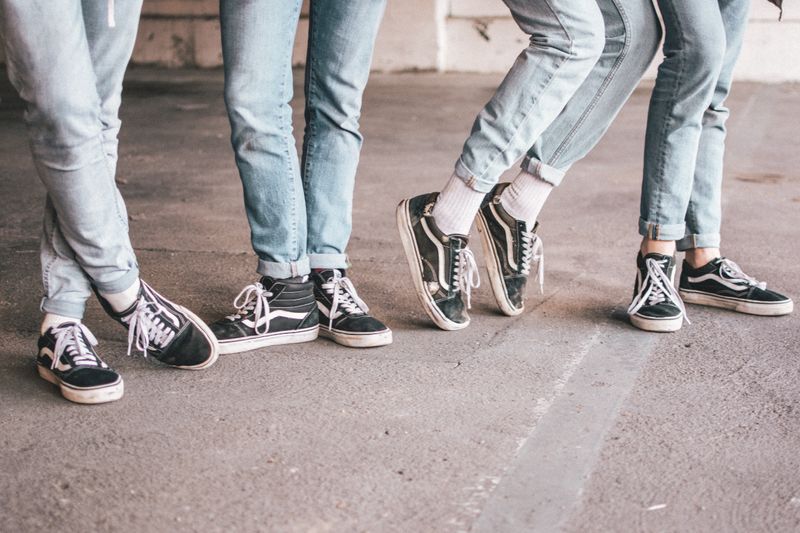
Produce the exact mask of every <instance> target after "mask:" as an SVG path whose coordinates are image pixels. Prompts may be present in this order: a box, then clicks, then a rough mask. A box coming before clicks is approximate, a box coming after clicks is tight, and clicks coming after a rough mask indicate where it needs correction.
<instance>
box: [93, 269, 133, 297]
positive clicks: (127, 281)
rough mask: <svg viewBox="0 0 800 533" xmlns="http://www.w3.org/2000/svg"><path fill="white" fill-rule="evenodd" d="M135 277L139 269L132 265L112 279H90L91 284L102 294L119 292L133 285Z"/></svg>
mask: <svg viewBox="0 0 800 533" xmlns="http://www.w3.org/2000/svg"><path fill="white" fill-rule="evenodd" d="M137 279H139V269H138V268H135V267H134V268H132V269H130V270H129V271H127V272H126V273H125V274H123V275H122V277H120V278H117V279H115V280H114V281H109V282H107V283H106V282H103V283H100V282H97V281H94V280H92V285H94V286H95V287H97V290H98V291H100V292H101V293H103V294H119V293H120V292H125V291H126V290H128V289H130V288H131V287H133V285H134V284H135V283H136V280H137Z"/></svg>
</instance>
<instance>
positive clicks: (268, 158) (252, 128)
mask: <svg viewBox="0 0 800 533" xmlns="http://www.w3.org/2000/svg"><path fill="white" fill-rule="evenodd" d="M300 7H301V1H300V0H255V1H250V2H240V1H239V0H221V2H220V22H221V25H222V52H223V56H224V59H225V103H226V105H227V107H228V117H229V119H230V122H231V130H232V132H231V140H232V143H233V149H234V152H235V153H236V164H237V166H238V167H239V174H240V176H241V179H242V185H243V187H244V201H245V209H246V211H247V219H248V222H249V223H250V232H251V240H252V244H253V249H254V250H255V252H256V254H258V257H259V263H258V272H259V273H260V274H262V275H264V276H270V277H276V278H289V277H292V276H297V275H305V274H308V273H309V270H310V269H309V266H308V257H307V255H306V206H305V199H304V196H303V184H302V181H301V179H300V170H299V163H298V157H297V149H296V148H295V140H294V137H293V136H292V108H291V105H290V102H291V99H292V94H293V87H292V47H293V43H294V37H295V32H296V29H297V21H298V19H299V17H300Z"/></svg>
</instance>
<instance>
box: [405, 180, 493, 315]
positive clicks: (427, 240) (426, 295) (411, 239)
mask: <svg viewBox="0 0 800 533" xmlns="http://www.w3.org/2000/svg"><path fill="white" fill-rule="evenodd" d="M437 198H438V193H431V194H423V195H421V196H416V197H414V198H411V199H408V200H403V201H402V202H400V205H399V206H397V227H398V229H399V230H400V241H401V242H402V244H403V249H404V250H405V253H406V259H408V265H409V267H410V269H411V278H412V280H413V281H414V287H415V288H416V292H417V296H418V297H419V300H420V302H422V307H423V309H425V312H426V313H427V314H428V316H429V317H430V318H431V320H433V322H434V324H436V325H437V326H439V327H440V328H442V329H445V330H457V329H463V328H465V327H467V326H468V325H469V315H468V314H467V309H469V307H470V293H471V291H472V289H473V288H475V287H478V286H479V285H480V278H479V277H478V266H477V264H476V263H475V256H474V255H472V250H470V249H469V248H467V244H468V242H469V241H468V238H467V236H466V235H456V234H453V235H445V234H444V233H442V232H441V231H440V230H439V228H438V227H437V226H436V221H435V220H434V219H433V216H432V215H431V211H432V210H433V206H434V205H435V204H436V199H437Z"/></svg>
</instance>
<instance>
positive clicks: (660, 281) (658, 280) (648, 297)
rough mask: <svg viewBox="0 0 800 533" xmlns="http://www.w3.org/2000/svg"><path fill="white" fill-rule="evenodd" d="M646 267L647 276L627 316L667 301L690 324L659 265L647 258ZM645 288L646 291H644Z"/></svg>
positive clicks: (676, 293) (675, 292)
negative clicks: (647, 306)
mask: <svg viewBox="0 0 800 533" xmlns="http://www.w3.org/2000/svg"><path fill="white" fill-rule="evenodd" d="M645 266H646V267H647V274H646V275H645V277H644V279H643V280H642V284H641V285H640V286H639V292H638V294H637V295H636V297H635V298H634V299H633V301H632V302H631V305H630V306H629V307H628V314H629V315H635V314H636V312H637V311H639V309H641V308H642V307H644V306H645V305H656V304H660V303H662V302H665V301H667V300H669V302H670V303H672V304H674V305H675V306H676V307H677V308H678V309H680V310H681V313H683V319H684V320H685V321H686V323H687V324H691V322H690V321H689V317H688V316H687V315H686V307H684V305H683V300H681V297H680V295H679V294H678V291H676V290H675V286H674V285H673V284H672V280H670V279H669V276H667V274H666V273H665V272H664V271H663V270H662V269H661V264H660V263H659V262H658V261H656V260H655V259H653V258H652V257H649V258H647V259H646V260H645ZM645 287H646V289H645Z"/></svg>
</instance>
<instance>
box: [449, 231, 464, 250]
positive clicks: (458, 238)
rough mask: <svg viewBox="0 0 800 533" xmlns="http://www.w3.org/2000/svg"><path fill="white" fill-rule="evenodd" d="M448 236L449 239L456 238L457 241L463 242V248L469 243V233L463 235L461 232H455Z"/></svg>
mask: <svg viewBox="0 0 800 533" xmlns="http://www.w3.org/2000/svg"><path fill="white" fill-rule="evenodd" d="M447 238H448V239H449V240H451V241H453V240H455V241H458V242H459V243H461V248H466V246H467V244H469V236H468V235H462V234H460V233H453V234H451V235H448V236H447Z"/></svg>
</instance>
